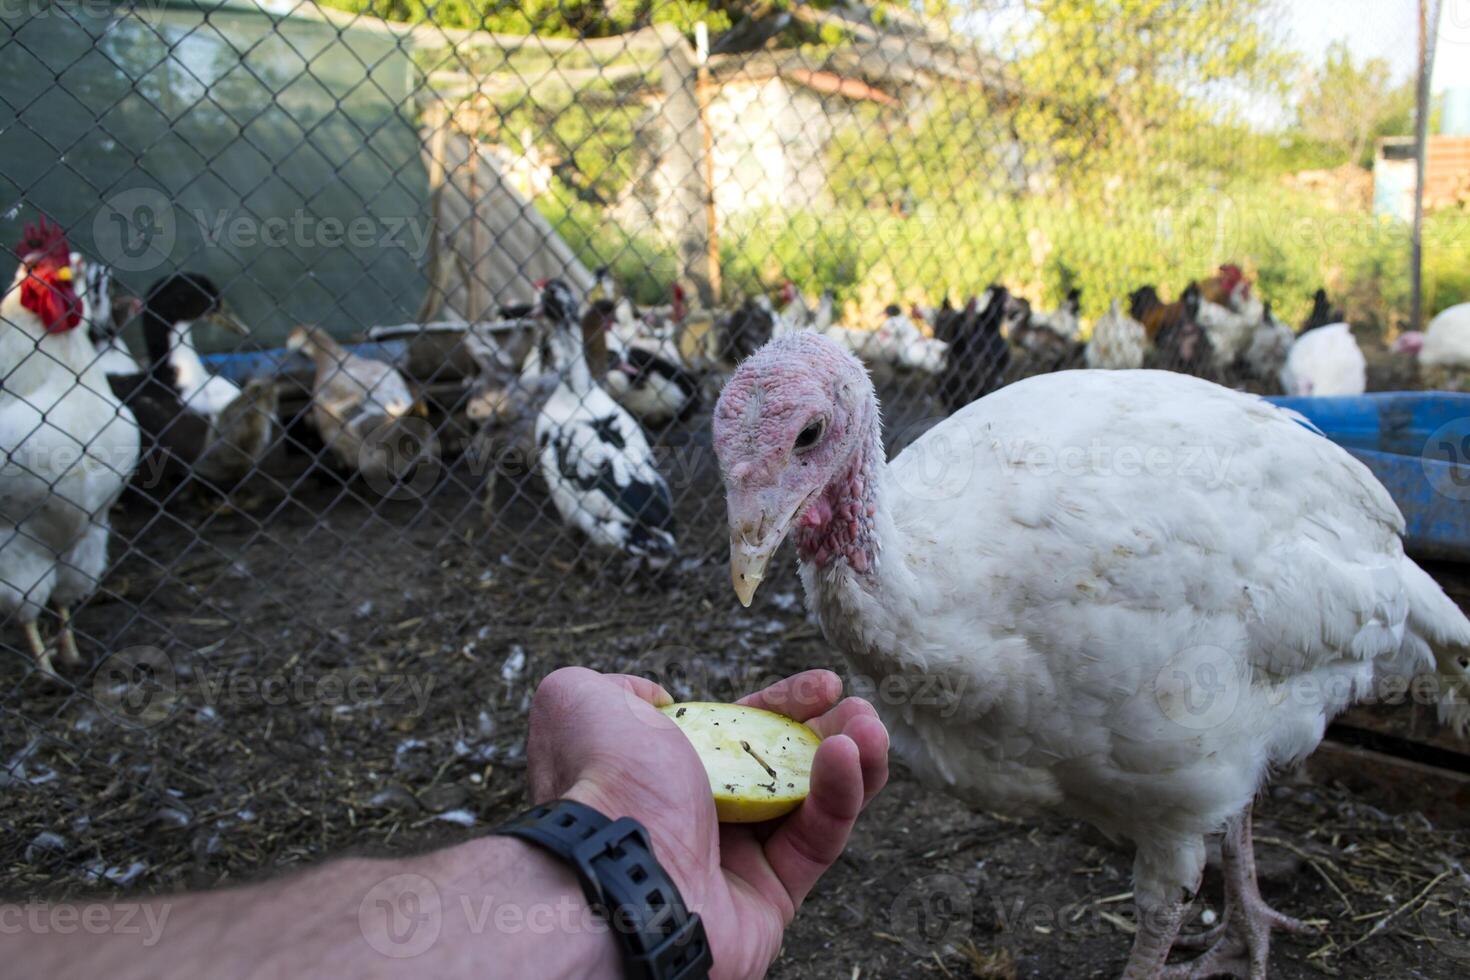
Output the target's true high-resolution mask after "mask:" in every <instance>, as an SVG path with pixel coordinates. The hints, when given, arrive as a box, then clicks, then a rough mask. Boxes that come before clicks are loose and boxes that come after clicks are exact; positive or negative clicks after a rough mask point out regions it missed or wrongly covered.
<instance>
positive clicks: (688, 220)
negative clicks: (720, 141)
mask: <svg viewBox="0 0 1470 980" xmlns="http://www.w3.org/2000/svg"><path fill="white" fill-rule="evenodd" d="M660 74H661V75H662V79H661V81H662V84H663V90H664V124H665V125H666V126H668V127H669V131H670V132H671V133H672V134H673V140H672V141H671V143H670V146H669V156H668V160H667V164H666V166H667V173H668V174H669V184H670V188H669V194H670V199H669V200H668V201H667V202H666V203H665V204H664V205H663V206H661V207H660V210H661V211H662V210H663V208H664V207H667V208H668V210H669V211H670V212H672V213H671V214H669V215H665V216H664V217H663V223H664V224H665V227H667V222H668V220H669V218H672V219H673V221H674V222H675V226H676V229H677V230H676V231H675V232H674V234H675V236H676V243H677V245H678V249H679V266H680V268H681V269H683V272H684V275H686V276H688V277H689V279H691V280H693V282H694V285H695V286H696V287H697V288H698V289H699V293H700V300H701V301H702V302H703V303H705V304H713V303H714V299H715V292H714V282H715V281H717V280H718V276H719V273H718V272H715V273H714V274H713V275H711V272H712V270H711V267H710V237H711V232H712V229H711V228H710V227H709V221H708V217H709V210H708V207H707V198H708V196H709V193H708V186H707V178H706V176H705V168H704V166H703V158H704V157H705V155H706V154H705V150H704V146H705V139H704V136H703V135H702V133H703V130H704V126H703V125H702V123H701V118H700V117H701V112H700V104H699V93H698V88H699V83H698V72H697V71H696V66H695V64H694V53H693V52H692V51H691V50H690V48H689V44H688V42H686V41H685V40H684V38H683V36H682V35H678V34H675V35H673V36H672V37H669V38H668V39H667V43H666V45H665V47H664V57H663V62H662V64H661V65H660Z"/></svg>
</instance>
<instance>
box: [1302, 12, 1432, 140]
mask: <svg viewBox="0 0 1470 980" xmlns="http://www.w3.org/2000/svg"><path fill="white" fill-rule="evenodd" d="M1297 116H1298V121H1299V124H1300V127H1301V130H1302V132H1303V133H1304V134H1305V135H1306V136H1307V137H1308V138H1310V139H1314V140H1317V141H1318V142H1320V143H1322V144H1325V145H1326V146H1328V147H1330V148H1331V149H1332V150H1333V151H1334V152H1335V153H1336V154H1337V155H1338V157H1339V159H1338V162H1352V163H1356V164H1359V165H1362V166H1367V165H1368V164H1369V163H1370V162H1372V157H1373V145H1374V142H1375V141H1376V140H1377V139H1378V138H1379V137H1380V136H1389V135H1400V134H1407V133H1408V132H1410V130H1411V127H1412V126H1413V118H1414V83H1413V81H1412V80H1406V81H1404V82H1402V83H1400V84H1398V85H1394V84H1392V76H1391V75H1390V72H1389V66H1388V62H1387V61H1385V60H1384V59H1382V58H1367V59H1365V60H1363V61H1361V62H1360V61H1358V60H1356V59H1355V58H1354V57H1353V53H1352V51H1351V50H1350V49H1349V48H1348V46H1347V44H1346V43H1345V42H1343V41H1336V42H1334V43H1333V44H1331V45H1330V46H1329V47H1328V48H1327V57H1326V60H1325V61H1324V62H1323V64H1322V67H1321V68H1319V69H1317V70H1316V71H1315V72H1313V73H1312V75H1311V77H1310V80H1309V82H1308V84H1307V86H1306V89H1305V91H1304V92H1303V94H1302V97H1301V101H1300V103H1299V104H1298V106H1297Z"/></svg>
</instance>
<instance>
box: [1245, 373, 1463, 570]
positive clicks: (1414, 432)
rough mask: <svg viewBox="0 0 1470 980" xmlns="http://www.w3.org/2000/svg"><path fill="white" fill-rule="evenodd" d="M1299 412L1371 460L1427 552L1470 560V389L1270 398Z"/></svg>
mask: <svg viewBox="0 0 1470 980" xmlns="http://www.w3.org/2000/svg"><path fill="white" fill-rule="evenodd" d="M1270 401H1273V402H1275V403H1276V404H1277V405H1281V406H1282V407H1284V408H1290V409H1293V410H1294V411H1297V412H1300V413H1301V414H1302V415H1303V416H1305V417H1306V418H1307V419H1308V420H1310V421H1311V422H1312V424H1313V425H1315V426H1317V428H1319V429H1321V430H1322V432H1323V434H1324V435H1326V436H1327V438H1329V439H1331V440H1332V441H1333V442H1335V443H1337V444H1338V445H1340V446H1342V447H1343V448H1345V449H1346V450H1347V451H1348V452H1350V453H1352V454H1353V455H1354V456H1356V457H1357V458H1358V459H1360V460H1362V461H1363V462H1364V463H1365V464H1367V466H1368V468H1369V469H1371V470H1372V471H1373V475H1374V476H1376V477H1378V479H1379V481H1380V482H1382V483H1383V485H1384V486H1385V487H1387V488H1388V492H1389V493H1390V494H1392V495H1393V499H1394V501H1395V502H1396V503H1397V504H1398V505H1399V509H1400V510H1402V511H1403V512H1404V519H1405V521H1406V522H1407V524H1408V527H1407V530H1406V531H1405V534H1404V543H1405V545H1406V546H1407V547H1408V549H1409V551H1411V552H1413V553H1414V554H1415V555H1418V556H1420V557H1425V558H1440V559H1447V560H1451V561H1470V394H1455V393H1450V392H1440V391H1391V392H1378V393H1374V394H1370V395H1356V396H1350V397H1341V398H1272V399H1270Z"/></svg>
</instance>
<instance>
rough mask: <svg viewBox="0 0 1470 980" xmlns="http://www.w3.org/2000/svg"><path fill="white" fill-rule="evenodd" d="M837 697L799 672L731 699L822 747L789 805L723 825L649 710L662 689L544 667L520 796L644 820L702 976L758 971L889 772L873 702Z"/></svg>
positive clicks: (668, 728) (833, 679)
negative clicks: (694, 917) (780, 813)
mask: <svg viewBox="0 0 1470 980" xmlns="http://www.w3.org/2000/svg"><path fill="white" fill-rule="evenodd" d="M841 695H842V682H841V680H840V679H839V678H838V677H837V675H836V674H833V673H832V672H831V671H825V670H811V671H806V672H804V673H801V674H797V675H795V676H793V677H789V678H787V679H785V680H783V681H780V682H779V683H776V684H774V685H772V686H770V687H768V688H766V689H765V690H763V691H759V692H757V693H755V694H751V695H749V696H748V697H745V698H743V699H741V702H740V703H741V704H747V705H751V706H753V707H757V708H765V709H767V710H770V711H775V712H778V713H780V714H783V715H787V716H788V717H791V718H795V719H796V720H798V721H804V722H806V723H807V724H808V725H809V726H811V728H812V729H813V730H814V731H816V732H817V734H819V735H821V736H822V738H823V741H822V745H821V747H820V748H819V749H818V750H817V756H816V759H815V761H814V763H813V765H812V776H811V793H810V795H809V796H808V797H807V799H806V800H805V802H803V803H802V805H801V806H800V807H799V808H798V809H797V810H796V811H795V812H793V813H792V814H791V815H789V816H787V817H785V818H783V819H781V820H776V821H770V822H768V823H762V824H725V825H721V824H719V823H718V822H717V821H716V819H715V807H714V801H713V799H712V798H711V795H710V789H709V779H708V777H707V776H706V775H705V772H704V767H703V765H702V764H701V763H700V761H699V757H698V756H697V755H696V754H695V752H694V748H693V747H692V746H691V745H690V744H689V741H688V740H687V739H686V738H685V737H684V735H683V733H682V732H680V731H679V729H678V727H677V726H675V724H674V723H673V722H672V721H670V720H669V719H668V718H667V717H665V716H664V715H663V714H662V713H661V712H659V711H658V710H657V706H659V705H666V704H670V703H672V701H673V699H672V698H671V697H670V696H669V694H668V692H666V691H665V690H664V689H663V688H662V687H659V686H658V685H657V684H655V683H653V682H652V681H649V680H646V679H644V678H641V677H632V676H628V675H623V674H599V673H597V672H595V671H591V670H587V669H584V668H578V667H571V668H565V669H563V670H559V671H556V672H555V673H553V674H551V675H549V676H548V677H547V678H546V680H544V681H543V682H542V683H541V685H540V687H539V688H538V689H537V691H536V697H535V700H534V701H533V702H532V705H531V734H530V745H529V752H528V755H529V766H528V769H529V774H530V782H531V797H532V801H533V802H535V803H542V802H545V801H547V800H551V799H557V798H561V797H566V798H570V799H575V800H578V801H580V802H582V803H585V804H587V805H588V806H592V807H595V808H596V809H598V810H599V811H601V812H602V813H604V814H606V815H607V816H609V817H612V818H614V819H616V818H618V817H624V816H627V817H633V818H634V819H636V820H638V821H639V822H640V823H642V824H643V826H644V827H645V828H647V830H648V833H649V835H650V837H651V838H652V840H653V846H654V853H655V856H656V857H657V858H658V860H659V863H660V864H662V865H663V866H664V868H665V869H667V870H668V872H669V874H670V875H672V876H673V878H674V881H675V883H676V884H677V885H678V886H679V891H680V894H681V895H683V897H684V902H685V904H686V905H688V906H689V908H690V909H691V910H693V911H696V912H698V913H699V914H700V917H701V918H702V919H703V920H704V927H705V932H706V933H707V934H708V936H709V941H710V947H711V949H712V951H713V953H714V969H713V971H712V974H711V975H712V976H714V977H718V978H722V980H731V978H739V977H758V976H762V975H764V973H765V971H766V968H767V967H768V966H769V965H770V963H771V961H772V960H773V959H775V956H776V953H777V952H778V951H779V950H780V948H781V937H782V934H783V932H784V931H785V927H786V925H787V924H788V923H790V922H791V919H792V917H793V916H795V914H796V910H797V909H798V908H800V906H801V903H802V900H803V899H805V898H806V895H807V893H808V892H809V891H810V890H811V888H812V886H813V885H815V884H816V882H817V879H818V878H820V877H821V876H822V874H823V872H825V871H826V870H827V868H829V867H830V866H831V865H832V863H833V862H834V861H835V860H836V859H837V857H838V855H839V854H841V853H842V849H843V847H844V846H846V844H847V838H848V835H849V834H850V833H851V831H852V826H853V823H854V822H855V821H856V820H857V817H858V814H859V813H861V812H862V810H863V807H864V806H866V805H867V803H868V801H869V800H871V799H872V798H873V796H874V795H876V794H877V793H878V791H879V790H881V789H882V788H883V785H884V783H886V782H887V780H888V733H887V732H886V731H885V730H884V728H883V724H882V723H881V722H880V721H879V720H878V716H877V714H876V712H874V710H873V707H872V705H870V704H868V703H867V702H866V701H863V700H862V699H860V698H847V699H846V700H842V701H840V702H839V698H841Z"/></svg>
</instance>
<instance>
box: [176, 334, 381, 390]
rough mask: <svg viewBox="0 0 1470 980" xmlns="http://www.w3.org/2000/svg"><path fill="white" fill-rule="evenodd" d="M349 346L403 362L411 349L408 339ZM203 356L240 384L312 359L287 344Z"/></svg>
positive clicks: (300, 366)
mask: <svg viewBox="0 0 1470 980" xmlns="http://www.w3.org/2000/svg"><path fill="white" fill-rule="evenodd" d="M345 346H346V347H347V349H348V350H349V351H351V352H352V353H354V354H359V355H361V356H363V357H370V358H373V359H374V360H378V361H387V362H388V363H389V364H399V363H401V362H402V361H403V358H404V357H405V356H406V355H407V353H408V341H407V340H378V341H373V340H370V341H367V342H366V343H361V344H347V345H345ZM200 360H201V361H203V362H204V366H205V367H207V368H209V370H210V371H211V372H213V373H214V374H218V375H222V376H224V377H226V378H229V379H230V380H231V381H233V382H235V383H236V384H244V383H245V382H247V381H249V380H250V379H251V378H263V377H273V376H275V375H280V374H285V373H288V372H290V371H292V370H297V369H299V370H310V369H311V361H310V360H308V359H307V358H306V356H305V355H304V354H298V353H296V352H295V351H292V350H287V349H286V348H284V347H272V348H271V349H269V350H259V351H240V352H237V353H230V354H205V355H203V356H202V357H200Z"/></svg>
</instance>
